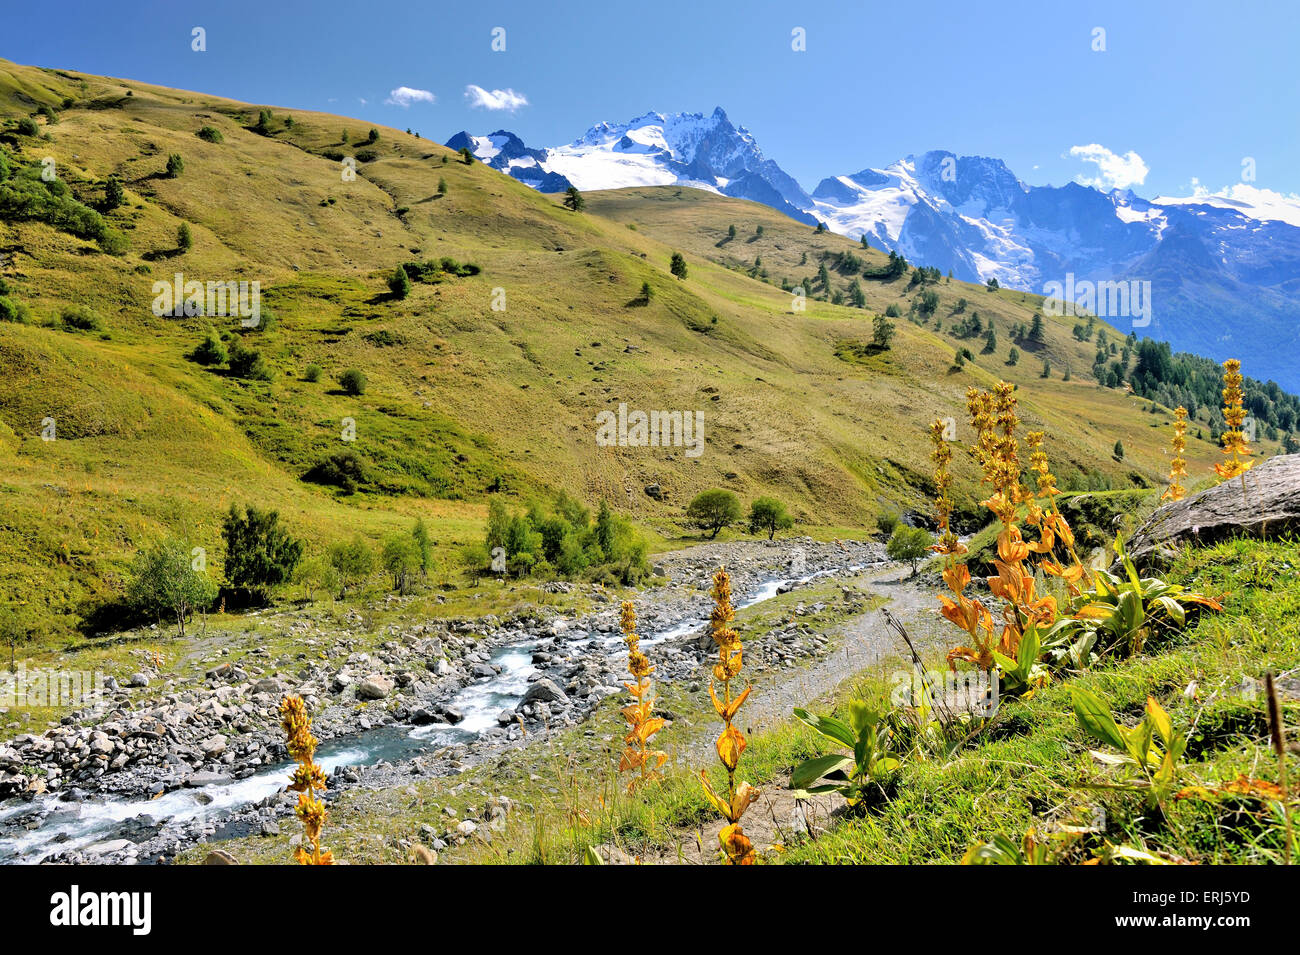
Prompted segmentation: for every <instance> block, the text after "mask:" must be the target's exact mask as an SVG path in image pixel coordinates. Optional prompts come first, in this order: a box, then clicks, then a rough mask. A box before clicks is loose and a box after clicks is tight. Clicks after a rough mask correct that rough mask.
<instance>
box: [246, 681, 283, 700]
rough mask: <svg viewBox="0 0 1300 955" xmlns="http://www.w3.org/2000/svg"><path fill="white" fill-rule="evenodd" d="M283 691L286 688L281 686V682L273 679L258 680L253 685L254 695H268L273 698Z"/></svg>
mask: <svg viewBox="0 0 1300 955" xmlns="http://www.w3.org/2000/svg"><path fill="white" fill-rule="evenodd" d="M283 690H284V688H283V687H282V686H281V685H280V681H279V680H275V679H272V678H271V677H267V678H266V679H263V680H258V681H257V682H256V683H254V684H253V692H254V693H267V694H269V695H271V696H279V695H280V694H281V693H282V692H283Z"/></svg>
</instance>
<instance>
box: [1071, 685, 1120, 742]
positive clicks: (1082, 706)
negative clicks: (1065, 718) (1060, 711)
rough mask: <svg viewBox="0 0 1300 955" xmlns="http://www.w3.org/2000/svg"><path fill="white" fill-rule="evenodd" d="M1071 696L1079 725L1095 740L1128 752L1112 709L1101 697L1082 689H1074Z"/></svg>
mask: <svg viewBox="0 0 1300 955" xmlns="http://www.w3.org/2000/svg"><path fill="white" fill-rule="evenodd" d="M1070 695H1071V697H1072V698H1073V700H1074V715H1075V716H1076V717H1078V719H1079V725H1080V726H1082V727H1083V728H1084V729H1085V730H1086V731H1087V732H1088V733H1089V734H1091V735H1092V736H1093V737H1094V738H1095V739H1099V740H1101V741H1102V742H1103V743H1108V744H1109V745H1111V746H1114V747H1115V748H1116V749H1118V750H1121V751H1124V752H1127V750H1128V746H1127V745H1126V741H1125V737H1124V734H1123V732H1121V731H1120V728H1119V726H1118V725H1117V724H1116V723H1115V718H1114V717H1113V716H1111V715H1110V707H1109V706H1107V705H1106V704H1105V702H1103V701H1102V699H1101V697H1099V696H1097V694H1095V693H1093V692H1091V691H1089V690H1085V689H1083V688H1082V687H1074V688H1073V689H1071V691H1070Z"/></svg>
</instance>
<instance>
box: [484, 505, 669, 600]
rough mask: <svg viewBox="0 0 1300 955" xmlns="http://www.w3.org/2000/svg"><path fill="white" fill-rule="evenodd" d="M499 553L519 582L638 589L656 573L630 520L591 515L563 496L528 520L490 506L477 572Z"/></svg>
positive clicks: (605, 512) (604, 509)
mask: <svg viewBox="0 0 1300 955" xmlns="http://www.w3.org/2000/svg"><path fill="white" fill-rule="evenodd" d="M496 548H501V550H502V551H503V552H504V554H505V557H506V572H507V573H509V574H511V575H512V576H516V577H524V576H528V575H529V574H535V575H539V576H547V575H550V574H559V575H561V576H563V577H567V578H579V577H585V578H586V579H588V580H594V581H597V582H601V583H605V584H610V585H615V584H623V585H627V586H631V585H634V584H636V583H638V582H639V581H641V580H643V579H644V578H645V577H646V576H647V575H648V574H649V573H650V566H649V564H648V563H647V561H646V553H647V550H648V548H647V545H646V542H645V540H644V539H643V538H642V536H641V535H640V534H639V533H638V532H637V531H636V529H635V528H634V527H633V526H632V525H631V524H630V523H629V522H628V521H626V520H625V519H623V518H621V517H619V516H618V515H616V514H615V513H614V512H613V511H612V510H610V508H609V506H608V505H607V504H605V503H603V502H602V503H601V506H600V509H599V511H598V512H597V514H596V518H595V520H594V521H593V520H592V516H591V512H590V511H589V510H588V509H587V508H586V507H583V506H582V504H581V503H579V502H578V501H576V500H574V499H573V498H571V497H569V496H568V495H567V494H565V493H564V492H561V493H560V494H559V495H558V496H557V497H556V498H555V500H554V501H553V502H551V503H550V504H549V505H548V504H542V503H540V502H536V501H535V502H533V503H531V504H529V505H528V509H527V510H526V511H525V512H524V513H523V514H511V513H510V512H509V511H508V510H507V509H506V506H505V505H504V504H503V503H502V502H501V501H500V500H495V499H494V500H493V501H492V502H491V503H490V504H489V505H488V522H487V533H486V535H485V537H484V546H483V547H482V548H474V549H473V550H472V551H471V553H470V555H469V559H470V560H471V561H472V562H474V564H475V565H476V567H477V569H479V570H483V569H486V568H485V567H484V563H485V561H486V560H487V559H489V557H490V555H491V554H492V552H493V551H494V550H495V549H496Z"/></svg>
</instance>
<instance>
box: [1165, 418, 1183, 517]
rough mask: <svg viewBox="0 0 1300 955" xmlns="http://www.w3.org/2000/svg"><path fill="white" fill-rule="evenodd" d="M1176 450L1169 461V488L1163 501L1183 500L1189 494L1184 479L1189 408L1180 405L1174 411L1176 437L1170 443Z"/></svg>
mask: <svg viewBox="0 0 1300 955" xmlns="http://www.w3.org/2000/svg"><path fill="white" fill-rule="evenodd" d="M1170 446H1171V447H1172V449H1173V452H1174V457H1173V460H1171V461H1170V462H1169V488H1168V490H1166V491H1165V493H1163V494H1161V495H1160V500H1162V501H1181V500H1182V499H1183V498H1184V497H1185V496H1186V495H1187V488H1185V487H1183V484H1182V479H1183V478H1185V477H1187V461H1186V459H1185V458H1184V457H1183V452H1184V451H1185V450H1186V449H1187V409H1186V408H1184V407H1183V406H1182V405H1179V406H1178V408H1177V409H1175V411H1174V438H1173V441H1172V443H1171V445H1170Z"/></svg>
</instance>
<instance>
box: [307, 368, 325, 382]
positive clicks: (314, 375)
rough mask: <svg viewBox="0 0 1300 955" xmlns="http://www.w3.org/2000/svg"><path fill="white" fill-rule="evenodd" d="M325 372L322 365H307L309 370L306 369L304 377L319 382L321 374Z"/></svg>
mask: <svg viewBox="0 0 1300 955" xmlns="http://www.w3.org/2000/svg"><path fill="white" fill-rule="evenodd" d="M323 373H324V370H323V369H322V368H321V366H320V365H308V366H307V370H306V371H304V372H303V373H302V376H303V378H305V379H306V380H307V381H310V382H317V381H320V376H321V375H322V374H323Z"/></svg>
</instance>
